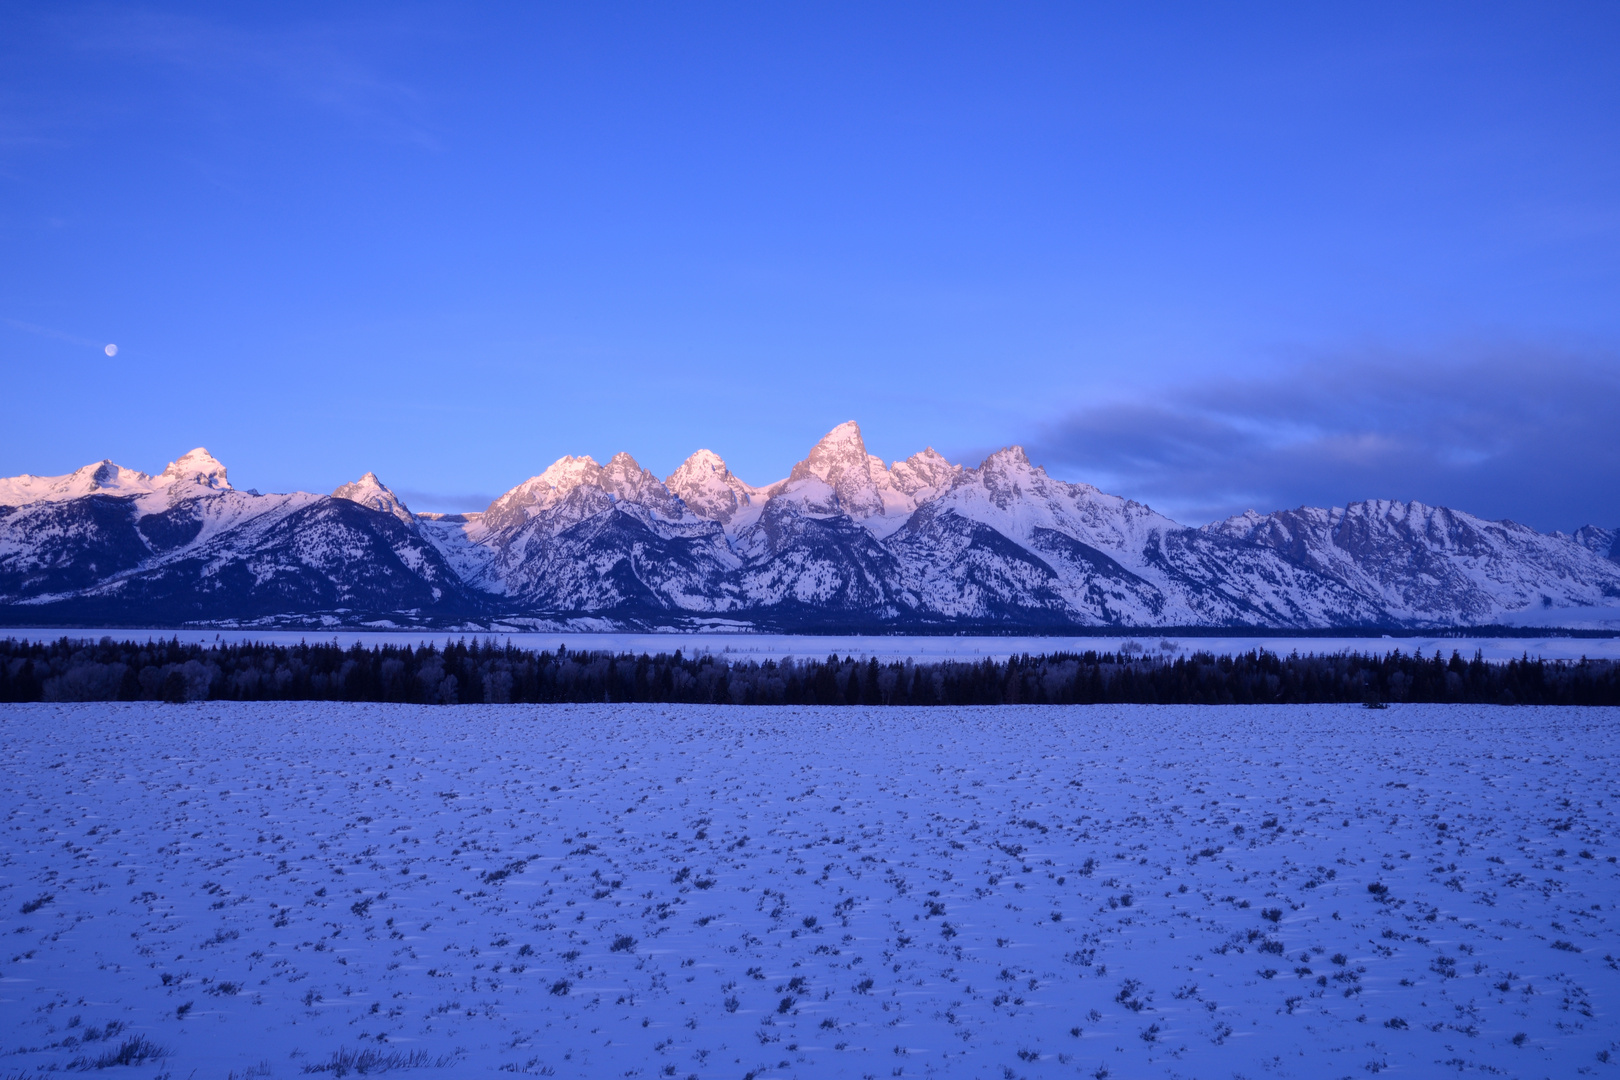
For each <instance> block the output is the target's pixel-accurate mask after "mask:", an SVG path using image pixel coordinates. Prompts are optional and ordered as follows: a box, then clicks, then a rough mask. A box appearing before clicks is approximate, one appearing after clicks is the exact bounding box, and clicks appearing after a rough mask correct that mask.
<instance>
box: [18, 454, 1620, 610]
mask: <svg viewBox="0 0 1620 1080" xmlns="http://www.w3.org/2000/svg"><path fill="white" fill-rule="evenodd" d="M1590 607H1596V608H1607V609H1612V610H1614V611H1615V612H1617V613H1620V530H1614V529H1607V528H1601V527H1596V526H1589V527H1587V528H1584V529H1581V530H1580V531H1579V532H1577V533H1576V534H1575V535H1574V536H1564V535H1562V534H1553V535H1545V534H1542V533H1538V532H1536V531H1534V530H1533V529H1528V528H1525V527H1524V526H1521V525H1517V524H1514V523H1513V522H1495V521H1484V520H1481V519H1479V518H1475V517H1473V516H1472V515H1469V514H1466V513H1462V512H1460V511H1456V510H1448V509H1445V508H1443V507H1429V506H1424V505H1423V504H1421V503H1393V502H1382V501H1374V502H1363V503H1354V504H1352V505H1350V506H1349V507H1340V508H1329V509H1313V508H1305V507H1302V508H1300V509H1298V510H1288V511H1281V512H1278V513H1274V514H1268V515H1259V514H1255V513H1253V512H1252V511H1251V512H1250V513H1248V514H1244V515H1242V516H1239V517H1235V518H1231V519H1228V520H1226V521H1222V522H1216V523H1215V524H1212V525H1207V526H1204V527H1203V528H1198V529H1193V528H1187V527H1185V526H1183V525H1180V524H1178V523H1176V522H1174V521H1171V520H1170V519H1169V518H1166V517H1164V516H1163V515H1162V514H1159V513H1156V512H1155V511H1154V510H1152V509H1151V508H1150V507H1147V506H1144V505H1142V504H1140V503H1137V502H1133V501H1131V500H1129V499H1123V498H1120V497H1118V496H1113V495H1108V494H1106V493H1104V492H1101V491H1099V490H1097V489H1096V488H1094V487H1092V486H1090V485H1088V484H1070V483H1065V482H1063V481H1060V480H1056V479H1054V478H1052V477H1050V476H1048V475H1047V474H1046V473H1045V471H1044V470H1042V469H1041V468H1039V467H1038V466H1036V465H1034V464H1033V463H1031V462H1030V461H1029V459H1028V458H1027V457H1026V456H1025V454H1024V452H1023V450H1022V449H1020V448H1018V447H1010V448H1008V449H1006V450H1001V451H998V452H997V453H995V454H992V455H991V456H990V457H989V458H987V459H986V460H985V461H984V462H983V463H982V464H981V465H979V467H977V468H972V469H964V468H962V467H960V466H957V465H953V464H951V463H950V462H948V461H946V460H945V459H944V458H943V457H941V456H940V455H939V454H937V453H935V452H934V451H933V450H931V449H930V450H925V451H923V452H921V453H918V454H915V455H913V456H912V457H910V458H908V459H906V460H905V461H897V462H893V463H891V464H889V465H885V464H884V463H883V462H882V461H881V460H879V459H878V458H876V457H874V456H872V455H871V454H869V453H867V451H866V446H865V443H864V441H863V439H862V437H861V431H860V428H859V427H858V426H857V425H856V424H854V423H846V424H841V425H839V426H838V427H837V428H834V429H833V430H832V431H831V432H829V433H828V435H827V436H826V437H825V438H824V439H822V440H821V441H820V442H819V443H817V445H816V446H815V447H814V448H812V450H811V452H810V453H809V454H808V455H807V456H806V457H805V459H804V460H803V461H801V462H799V463H798V464H797V465H795V466H794V467H793V469H792V471H791V472H790V473H789V475H788V476H787V478H786V479H783V480H780V481H778V482H776V483H773V484H767V485H764V486H761V487H755V486H752V485H750V484H748V483H746V482H744V481H743V480H741V479H740V478H739V477H737V476H736V475H735V474H733V473H732V472H731V471H730V469H728V468H727V466H726V463H725V462H724V461H723V460H722V459H721V458H720V457H719V455H717V454H714V453H713V452H711V451H708V450H700V451H698V452H697V453H695V454H693V455H692V457H690V458H689V459H687V461H685V462H684V463H682V465H681V466H680V467H679V468H678V469H676V471H675V472H674V473H672V474H671V475H670V476H669V477H668V478H667V479H665V480H662V481H660V480H659V479H658V478H657V477H656V476H654V475H653V474H652V473H650V472H649V471H647V470H646V469H644V468H642V467H641V466H640V465H639V464H638V463H637V462H636V461H635V459H633V458H632V457H630V455H628V454H618V455H616V456H615V457H614V458H613V459H612V460H611V461H609V462H608V463H607V464H606V465H598V464H597V463H596V462H595V461H593V460H592V459H590V458H589V457H579V458H576V457H565V458H563V459H561V460H559V461H557V462H556V463H555V464H553V465H552V466H551V467H549V468H548V469H546V470H545V471H544V472H542V473H541V474H539V475H538V476H535V477H534V478H532V479H530V480H527V481H525V482H523V483H522V484H519V485H518V486H517V487H515V488H513V489H512V490H511V491H509V492H507V493H506V494H504V495H502V496H501V497H500V498H498V499H496V500H495V501H494V502H493V503H492V504H491V505H490V507H489V509H488V510H487V511H485V512H483V513H481V514H465V515H450V516H446V515H438V514H413V513H412V512H411V511H410V509H409V508H408V507H406V506H405V505H404V503H403V502H402V501H401V500H400V499H399V498H398V497H397V496H396V495H395V494H394V493H393V492H392V491H391V490H389V489H388V487H386V486H385V485H384V484H383V483H382V481H381V480H379V479H378V478H377V477H376V476H375V475H374V474H372V473H367V474H366V475H365V476H363V477H361V478H360V479H359V480H356V481H354V482H352V483H349V484H345V485H343V486H342V487H340V488H338V489H337V491H335V492H333V493H332V495H330V496H324V495H314V494H308V493H294V494H283V495H260V494H258V493H256V492H248V491H238V490H236V489H235V488H233V487H232V486H231V484H230V481H229V479H228V478H227V474H226V470H225V467H224V466H223V465H221V464H220V463H219V462H218V461H216V460H215V459H214V458H213V457H212V456H211V455H209V454H208V453H207V451H205V450H201V449H198V450H194V451H192V452H191V453H189V454H187V455H185V456H184V457H182V458H181V459H179V460H178V461H176V462H174V463H173V464H171V465H170V466H169V467H168V468H167V469H165V470H164V471H163V472H162V473H160V474H158V475H157V476H149V475H147V474H145V473H140V472H136V471H134V470H130V469H125V468H122V467H120V466H117V465H114V464H113V463H111V462H106V461H103V462H98V463H95V464H93V465H88V466H86V467H85V468H83V469H80V470H78V471H77V472H75V473H72V474H70V475H68V476H64V477H33V476H21V477H14V478H11V479H4V480H0V618H3V619H4V620H6V621H8V622H10V623H12V624H14V625H46V624H52V623H56V624H64V625H74V624H78V625H85V624H92V623H101V624H108V625H179V624H183V623H189V624H224V623H260V624H266V625H270V624H291V625H365V624H371V625H389V624H392V625H437V626H445V625H460V626H465V627H467V628H468V629H478V628H482V627H495V626H512V627H522V626H537V627H538V626H549V627H558V628H564V627H568V626H576V627H582V626H591V627H599V628H608V627H615V626H622V627H648V626H687V627H692V626H702V625H705V624H716V625H727V626H752V627H755V628H758V629H776V630H814V629H822V628H825V629H834V628H837V629H843V630H850V629H856V630H870V631H874V632H878V631H883V630H886V629H893V630H900V629H910V630H919V629H940V630H952V629H975V630H986V629H998V628H1005V629H1029V630H1062V629H1066V628H1076V627H1087V626H1118V627H1170V626H1211V627H1222V626H1230V627H1245V626H1253V627H1273V628H1279V629H1283V628H1330V627H1345V626H1389V627H1396V626H1412V627H1418V626H1450V625H1480V624H1488V623H1492V622H1496V621H1500V620H1503V619H1506V618H1517V619H1518V621H1520V622H1523V621H1525V619H1526V618H1530V617H1532V616H1535V615H1538V614H1545V615H1546V616H1547V617H1548V621H1552V619H1553V618H1554V617H1556V616H1557V614H1558V613H1559V612H1561V611H1565V610H1567V609H1572V608H1590ZM1532 621H1533V620H1532Z"/></svg>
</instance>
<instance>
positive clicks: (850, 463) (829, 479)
mask: <svg viewBox="0 0 1620 1080" xmlns="http://www.w3.org/2000/svg"><path fill="white" fill-rule="evenodd" d="M871 461H872V455H870V454H868V453H867V452H866V440H864V439H862V438H861V426H860V425H859V424H857V423H856V422H855V421H853V420H846V421H845V422H844V423H842V424H839V425H838V426H837V427H835V428H833V429H832V430H831V431H829V432H827V434H825V435H823V436H822V437H821V441H819V442H817V443H816V445H815V446H812V447H811V448H810V453H809V454H807V455H805V458H804V460H803V461H801V462H799V463H798V464H797V465H795V466H793V471H792V472H790V473H789V474H788V479H789V480H803V479H805V478H806V477H810V476H813V477H815V478H816V479H818V480H820V481H822V482H823V483H825V484H827V485H828V486H829V487H831V488H833V489H834V490H835V491H836V490H837V489H838V487H839V481H840V480H841V479H843V478H844V476H845V475H846V474H848V473H855V474H857V476H858V478H859V479H860V480H862V481H864V482H865V483H868V484H869V483H871V480H872V477H871V473H870V466H871ZM878 465H879V468H881V467H882V462H879V463H878Z"/></svg>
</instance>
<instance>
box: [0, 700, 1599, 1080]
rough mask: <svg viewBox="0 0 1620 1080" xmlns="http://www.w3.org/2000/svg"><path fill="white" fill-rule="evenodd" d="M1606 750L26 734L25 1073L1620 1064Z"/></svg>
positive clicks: (989, 723)
mask: <svg viewBox="0 0 1620 1080" xmlns="http://www.w3.org/2000/svg"><path fill="white" fill-rule="evenodd" d="M1617 728H1620V710H1599V709H1590V710H1585V709H1564V710H1557V709H1529V708H1475V707H1445V706H1406V707H1396V708H1391V709H1389V710H1387V711H1380V712H1375V711H1368V710H1362V709H1356V708H1342V707H1333V706H1293V707H1270V708H1192V707H1166V708H1145V707H1144V708H1116V707H1090V708H1063V709H1060V708H1016V707H1003V708H994V709H934V710H921V709H916V710H909V709H889V710H864V709H854V708H846V709H794V708H777V709H748V708H741V707H734V708H722V709H713V708H697V707H672V706H593V707H550V708H541V707H526V706H487V707H486V706H466V707H459V708H431V707H420V708H419V707H409V706H387V705H344V706H333V705H322V704H268V705H222V704H195V705H185V706H166V705H156V704H98V705H23V706H0V789H3V799H4V813H5V816H4V831H3V837H4V840H3V843H0V935H3V936H0V941H3V950H0V1076H6V1077H12V1076H25V1075H33V1074H34V1073H35V1072H36V1071H37V1070H45V1069H73V1068H88V1067H93V1066H94V1065H96V1064H97V1063H99V1062H102V1061H107V1060H116V1059H118V1058H119V1057H120V1056H121V1057H122V1058H124V1059H130V1060H133V1061H134V1062H135V1065H134V1066H132V1067H130V1068H119V1069H117V1070H116V1071H115V1072H114V1073H113V1075H123V1074H128V1075H134V1076H163V1075H168V1076H171V1077H175V1078H182V1077H192V1076H196V1077H210V1078H224V1077H226V1076H235V1077H239V1078H240V1077H248V1076H255V1077H292V1076H299V1075H304V1074H310V1075H333V1076H338V1075H344V1074H345V1073H359V1072H368V1073H375V1072H377V1071H380V1070H382V1069H384V1068H385V1067H392V1068H393V1069H395V1070H405V1069H412V1070H414V1071H415V1072H416V1073H417V1074H419V1075H422V1076H443V1077H450V1076H457V1077H460V1076H470V1075H485V1074H490V1073H493V1072H495V1071H497V1070H505V1071H508V1072H518V1073H532V1074H541V1075H557V1076H602V1077H605V1076H621V1075H623V1076H644V1077H656V1076H673V1077H687V1076H700V1077H734V1078H737V1080H742V1078H743V1077H748V1076H753V1077H756V1078H764V1077H774V1076H802V1077H824V1076H849V1077H866V1076H870V1077H877V1076H884V1077H889V1076H961V1077H996V1078H1002V1077H1017V1076H1028V1077H1045V1076H1087V1077H1100V1076H1113V1077H1120V1078H1123V1077H1154V1076H1164V1077H1221V1078H1225V1077H1233V1076H1243V1077H1261V1076H1276V1077H1340V1076H1359V1075H1363V1074H1365V1073H1369V1072H1384V1071H1387V1072H1390V1073H1393V1074H1397V1075H1406V1076H1438V1075H1455V1074H1459V1073H1460V1074H1472V1073H1476V1072H1478V1073H1489V1074H1491V1075H1508V1076H1527V1077H1543V1076H1547V1077H1565V1076H1574V1075H1577V1074H1581V1073H1587V1072H1590V1073H1592V1074H1593V1075H1600V1076H1601V1075H1607V1074H1609V1073H1610V1072H1611V1071H1612V1070H1617V1069H1620V1064H1617V1063H1611V1062H1610V1061H1609V1055H1611V1054H1614V1055H1615V1059H1616V1062H1620V1013H1617V1012H1616V1006H1617V1003H1620V964H1617V961H1616V960H1615V959H1613V957H1615V956H1616V955H1617V954H1620V941H1616V922H1615V920H1616V910H1615V909H1616V903H1617V901H1620V867H1617V865H1616V863H1615V862H1614V859H1615V857H1616V855H1617V854H1620V842H1617V839H1616V836H1615V827H1616V826H1615V820H1614V814H1615V806H1616V800H1617V799H1620V772H1617V769H1616V766H1617V765H1620V761H1617V754H1616V751H1617V749H1620V740H1617ZM154 1050H161V1051H162V1052H163V1053H164V1054H165V1056H163V1057H146V1056H145V1055H146V1054H148V1053H150V1052H152V1051H154Z"/></svg>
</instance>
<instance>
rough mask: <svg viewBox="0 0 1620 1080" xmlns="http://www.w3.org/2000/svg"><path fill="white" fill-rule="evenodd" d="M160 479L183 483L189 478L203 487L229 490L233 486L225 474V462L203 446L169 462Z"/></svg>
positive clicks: (159, 475)
mask: <svg viewBox="0 0 1620 1080" xmlns="http://www.w3.org/2000/svg"><path fill="white" fill-rule="evenodd" d="M158 480H159V481H160V482H161V481H164V480H167V481H168V482H170V483H183V482H185V481H188V480H189V481H193V482H195V483H198V484H201V485H202V486H203V487H208V488H218V489H221V490H227V489H229V488H230V486H231V482H230V480H229V479H227V478H226V475H225V466H224V464H223V463H221V462H220V460H219V459H218V458H216V457H214V455H213V454H210V453H209V452H208V450H207V449H206V448H204V447H201V446H199V447H197V448H196V449H195V450H190V451H187V452H186V453H184V454H182V455H181V456H180V457H178V458H176V459H174V460H173V461H171V462H169V464H168V467H167V468H165V469H164V470H163V472H161V473H160V474H158Z"/></svg>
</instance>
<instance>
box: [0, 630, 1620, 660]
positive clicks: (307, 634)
mask: <svg viewBox="0 0 1620 1080" xmlns="http://www.w3.org/2000/svg"><path fill="white" fill-rule="evenodd" d="M103 636H110V637H112V638H113V639H115V640H117V641H129V640H134V641H147V640H149V639H152V638H162V639H163V640H165V641H167V640H168V639H169V638H176V637H177V638H179V639H180V640H181V641H183V642H188V643H192V642H196V643H201V644H205V645H207V644H212V643H213V642H216V641H219V642H226V643H230V642H244V641H246V642H252V641H260V642H266V643H268V644H272V645H296V644H298V643H299V642H300V641H336V642H338V643H339V644H341V645H342V646H344V647H345V648H347V647H348V646H350V645H355V644H359V645H364V646H366V647H367V648H370V647H372V646H375V645H412V646H416V645H425V644H428V643H430V642H431V643H433V644H435V645H438V646H440V647H443V645H444V644H445V643H446V642H451V641H456V640H466V639H468V638H472V637H477V638H479V639H480V640H488V641H496V642H500V643H502V644H505V643H507V642H510V643H511V644H512V645H515V646H517V647H518V648H521V649H536V650H540V649H544V650H552V651H554V650H556V648H557V647H558V646H559V645H564V646H567V647H568V648H569V649H571V650H574V651H600V650H605V651H609V652H632V653H652V654H655V655H656V654H657V653H672V652H674V651H675V650H676V649H680V650H682V651H683V652H684V653H685V654H686V655H688V656H692V655H695V654H698V653H714V654H715V655H720V656H730V657H734V658H736V659H738V660H765V659H767V658H770V659H780V658H782V657H784V656H795V657H799V658H801V659H803V658H811V657H814V658H820V657H824V656H826V655H827V654H829V653H837V654H838V655H839V656H857V657H861V658H863V659H864V658H866V657H876V658H877V659H878V660H879V661H882V662H887V661H890V660H907V659H911V660H918V661H924V660H951V659H957V660H983V659H987V658H988V659H997V660H1005V659H1006V658H1007V657H1009V656H1019V655H1023V654H1025V653H1028V654H1029V655H1031V656H1040V655H1042V654H1050V653H1058V652H1085V651H1087V650H1088V649H1095V650H1096V651H1098V652H1118V651H1119V650H1120V649H1122V648H1124V649H1127V650H1133V651H1134V650H1136V649H1141V650H1142V651H1143V652H1145V653H1157V654H1162V655H1168V656H1171V657H1175V656H1185V655H1188V654H1190V653H1193V652H1210V653H1214V654H1215V655H1217V656H1232V655H1235V654H1238V653H1246V652H1248V651H1249V650H1251V649H1263V650H1266V651H1268V652H1273V653H1277V654H1278V655H1281V656H1287V655H1288V654H1289V653H1291V652H1295V651H1297V652H1299V653H1300V654H1301V655H1304V654H1307V653H1316V654H1318V655H1330V654H1333V653H1342V652H1359V653H1363V654H1367V653H1376V654H1379V655H1382V654H1384V653H1388V652H1390V651H1392V650H1395V649H1399V650H1400V651H1401V652H1403V653H1406V654H1408V655H1410V654H1411V653H1412V652H1413V651H1421V652H1422V653H1423V654H1424V655H1425V656H1432V655H1433V654H1434V651H1435V650H1436V649H1439V650H1440V651H1441V652H1442V653H1444V654H1445V655H1446V656H1450V655H1451V653H1452V651H1453V650H1456V651H1457V652H1460V653H1462V655H1463V656H1464V657H1468V658H1472V657H1473V655H1474V651H1475V650H1476V649H1477V650H1479V652H1480V653H1482V654H1483V655H1484V657H1485V659H1486V660H1502V661H1505V660H1517V659H1518V658H1519V657H1520V656H1523V655H1524V654H1526V653H1528V654H1529V655H1530V656H1532V657H1541V658H1542V659H1544V660H1579V659H1580V658H1581V657H1583V656H1585V657H1588V658H1590V659H1593V660H1620V637H1605V638H1572V637H1553V636H1546V637H1541V636H1537V637H1524V638H1519V637H1466V638H1457V637H1432V636H1428V637H1388V638H1376V637H1374V638H1369V637H1342V638H1341V637H1277V636H1264V635H1261V636H1249V637H1202V636H1200V637H1178V636H1176V635H1174V634H1172V635H1170V636H1168V637H1166V636H1165V635H1164V634H1162V633H1155V632H1154V631H1153V630H1152V629H1151V628H1150V629H1146V630H1140V631H1137V632H1136V633H1134V634H1126V635H1116V636H1112V637H1101V636H1099V637H1091V636H1087V637H1054V636H1040V637H1037V636H1030V637H1021V636H1007V637H981V636H961V637H955V636H946V635H938V636H916V635H894V636H882V635H878V636H873V635H854V634H831V635H823V634H587V633H569V634H540V633H532V634H531V633H524V634H466V633H449V632H446V631H442V630H435V631H411V630H263V629H246V630H157V629H154V630H130V629H122V630H85V629H41V628H37V627H36V628H31V629H14V630H8V629H4V628H0V638H7V637H12V638H19V639H25V640H30V641H55V640H57V639H59V638H62V637H69V638H75V639H83V640H88V641H99V640H100V639H101V638H102V637H103Z"/></svg>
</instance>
